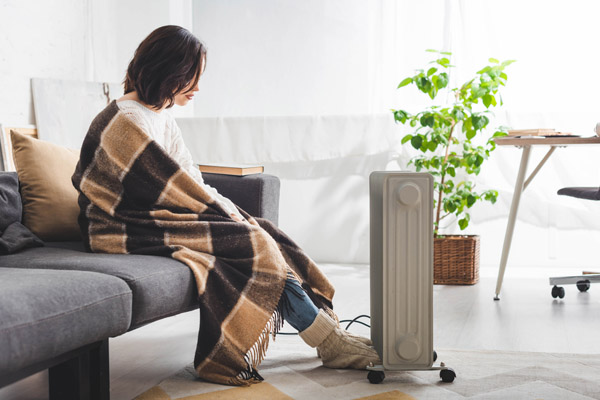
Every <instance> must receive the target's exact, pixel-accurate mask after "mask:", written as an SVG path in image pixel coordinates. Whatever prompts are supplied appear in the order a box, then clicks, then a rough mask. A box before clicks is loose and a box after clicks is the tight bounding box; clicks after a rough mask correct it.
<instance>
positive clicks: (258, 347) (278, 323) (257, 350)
mask: <svg viewBox="0 0 600 400" xmlns="http://www.w3.org/2000/svg"><path fill="white" fill-rule="evenodd" d="M279 307H280V306H279V305H278V306H277V308H276V309H275V311H274V312H273V315H272V316H271V319H269V321H268V322H267V324H266V325H265V328H264V329H263V331H262V332H261V333H260V336H259V337H258V339H257V340H256V343H254V344H253V345H252V347H250V350H248V352H247V353H246V355H245V356H244V360H245V361H246V369H244V370H242V371H241V372H240V373H239V374H238V376H236V377H234V378H231V379H230V381H229V384H230V385H235V386H248V385H251V384H253V383H259V382H262V381H263V380H264V378H263V377H262V376H260V374H259V373H258V370H257V369H256V368H257V367H258V366H259V365H260V363H261V362H262V361H263V360H264V358H265V355H266V354H267V349H268V348H269V336H271V337H272V338H273V341H275V336H276V335H277V333H278V332H279V331H280V330H281V328H282V327H283V322H284V321H283V317H282V313H281V310H280V308H279Z"/></svg>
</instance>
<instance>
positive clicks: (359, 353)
mask: <svg viewBox="0 0 600 400" xmlns="http://www.w3.org/2000/svg"><path fill="white" fill-rule="evenodd" d="M300 337H301V338H302V339H303V340H304V341H305V342H306V343H307V344H308V345H309V346H311V347H317V348H318V351H319V354H320V355H321V359H322V361H323V365H324V366H326V367H329V368H354V369H365V368H366V366H367V365H369V364H370V363H372V364H381V360H380V359H379V356H378V355H377V352H376V351H375V349H373V348H372V347H370V346H368V345H366V344H364V343H363V342H361V341H359V340H357V339H354V338H353V337H352V336H350V335H349V334H348V332H347V331H346V330H344V329H342V328H341V327H339V326H338V324H337V323H336V321H335V320H333V319H332V318H331V317H330V316H328V315H327V314H325V312H323V311H322V310H321V311H319V314H318V315H317V318H315V321H314V322H313V323H312V325H311V326H309V327H308V328H306V329H305V330H304V331H302V332H300Z"/></svg>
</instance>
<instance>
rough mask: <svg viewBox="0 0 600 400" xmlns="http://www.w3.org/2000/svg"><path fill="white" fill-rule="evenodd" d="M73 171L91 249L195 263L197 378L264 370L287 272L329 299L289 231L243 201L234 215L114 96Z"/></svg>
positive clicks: (327, 287)
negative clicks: (236, 218)
mask: <svg viewBox="0 0 600 400" xmlns="http://www.w3.org/2000/svg"><path fill="white" fill-rule="evenodd" d="M72 180H73V185H74V186H75V188H76V189H77V190H78V191H79V206H80V209H81V213H80V215H79V225H80V228H81V231H82V234H83V237H84V241H85V242H86V246H87V248H88V251H92V252H99V253H129V254H151V255H159V256H165V257H172V258H174V259H176V260H179V261H181V262H183V263H185V264H186V265H187V266H188V267H189V268H190V269H191V270H192V272H193V274H194V277H195V279H196V283H197V286H198V295H199V303H200V331H199V333H198V345H197V348H196V354H195V357H194V366H195V368H196V370H197V372H198V374H199V376H200V377H201V378H203V379H206V380H208V381H211V382H217V383H222V384H230V385H244V384H249V383H253V382H255V381H257V380H260V379H262V378H260V375H259V374H258V373H257V371H256V367H257V366H258V365H259V364H260V362H261V361H262V359H263V357H264V355H265V352H266V349H267V346H268V342H269V336H270V335H271V334H272V335H273V336H274V335H275V333H276V332H277V330H278V329H279V328H280V326H281V324H282V323H283V321H282V319H281V316H280V313H279V311H278V308H277V307H278V303H279V299H280V297H281V293H282V291H283V287H284V284H285V280H286V276H287V274H288V273H293V274H294V275H296V276H297V278H298V279H299V280H300V282H301V283H302V286H303V287H304V288H305V290H306V291H307V293H308V294H309V296H310V297H311V298H312V300H313V301H314V302H315V304H316V305H317V306H318V307H321V308H324V309H326V310H330V309H331V308H332V304H331V300H332V297H333V293H334V289H333V287H332V285H331V284H330V282H329V281H328V280H327V278H326V277H325V276H324V275H323V274H322V273H321V272H320V270H319V268H318V267H317V266H316V265H315V263H314V262H313V261H312V260H311V259H310V258H309V257H308V256H307V255H306V254H305V253H304V252H303V251H302V250H301V249H300V248H299V247H298V246H297V245H296V244H294V242H293V241H292V240H290V239H289V238H288V237H287V236H286V235H285V234H284V233H283V232H281V231H280V230H279V229H278V228H277V227H275V226H274V225H273V224H272V223H270V222H269V221H267V220H264V219H260V218H252V217H251V216H250V215H248V214H247V213H245V212H244V211H242V210H240V211H241V212H242V215H244V217H246V218H247V219H248V222H249V223H241V222H236V221H234V220H233V219H232V218H231V217H230V216H229V215H228V213H227V212H226V211H225V210H224V209H223V208H222V207H221V206H220V205H219V204H218V203H216V202H215V201H214V200H213V199H212V198H211V196H210V195H209V194H208V193H207V192H206V191H205V190H204V189H203V187H202V186H201V185H199V184H198V183H196V181H194V179H193V178H192V177H191V176H190V175H189V174H188V173H187V172H186V171H184V170H183V169H182V168H181V167H180V166H179V165H178V164H177V163H176V162H175V161H174V160H173V159H172V158H171V157H169V155H168V154H167V153H166V152H165V151H164V150H163V148H162V147H161V146H160V145H158V143H156V142H155V141H153V140H152V139H151V138H150V137H149V136H148V135H147V134H146V133H145V132H144V131H143V130H142V129H141V128H139V127H138V126H137V125H135V124H134V123H133V122H132V121H131V120H130V119H129V118H128V117H127V116H126V115H124V114H123V113H122V112H120V111H119V108H118V106H117V104H116V102H114V101H113V102H112V103H111V104H109V105H108V106H107V107H106V108H105V109H104V110H103V111H102V112H101V113H100V114H98V116H97V117H96V118H95V119H94V121H93V122H92V124H91V126H90V129H89V131H88V133H87V136H86V138H85V140H84V142H83V145H82V148H81V155H80V160H79V163H78V164H77V168H76V170H75V173H74V175H73V179H72Z"/></svg>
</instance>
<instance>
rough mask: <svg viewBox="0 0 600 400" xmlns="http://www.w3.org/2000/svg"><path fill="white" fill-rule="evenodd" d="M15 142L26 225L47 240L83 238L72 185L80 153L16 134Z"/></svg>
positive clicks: (12, 134)
mask: <svg viewBox="0 0 600 400" xmlns="http://www.w3.org/2000/svg"><path fill="white" fill-rule="evenodd" d="M11 141H12V145H13V155H14V159H15V166H16V169H17V173H18V175H19V181H20V183H21V197H22V199H23V225H25V226H26V227H28V228H29V229H30V230H31V231H32V232H33V233H35V234H36V235H37V236H39V237H40V238H41V239H42V240H45V241H48V240H76V239H80V238H81V233H80V231H79V225H78V224H77V217H78V215H79V205H78V203H77V197H78V193H77V190H76V189H75V188H74V187H73V184H72V183H71V176H72V175H73V172H74V171H75V166H76V165H77V162H78V161H79V151H77V150H71V149H67V148H65V147H61V146H57V145H55V144H54V143H50V142H46V141H43V140H38V139H34V138H32V137H29V136H27V135H22V134H20V133H17V132H15V131H11Z"/></svg>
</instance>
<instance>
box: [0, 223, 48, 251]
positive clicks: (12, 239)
mask: <svg viewBox="0 0 600 400" xmlns="http://www.w3.org/2000/svg"><path fill="white" fill-rule="evenodd" d="M43 245H44V242H42V241H41V240H40V239H39V238H38V237H37V236H35V235H34V234H33V233H31V231H30V230H29V229H27V227H25V225H22V224H21V223H20V222H13V223H12V224H10V225H9V226H8V227H7V228H6V229H5V230H4V232H0V255H4V254H12V253H16V252H18V251H20V250H23V249H27V248H29V247H40V246H43Z"/></svg>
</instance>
